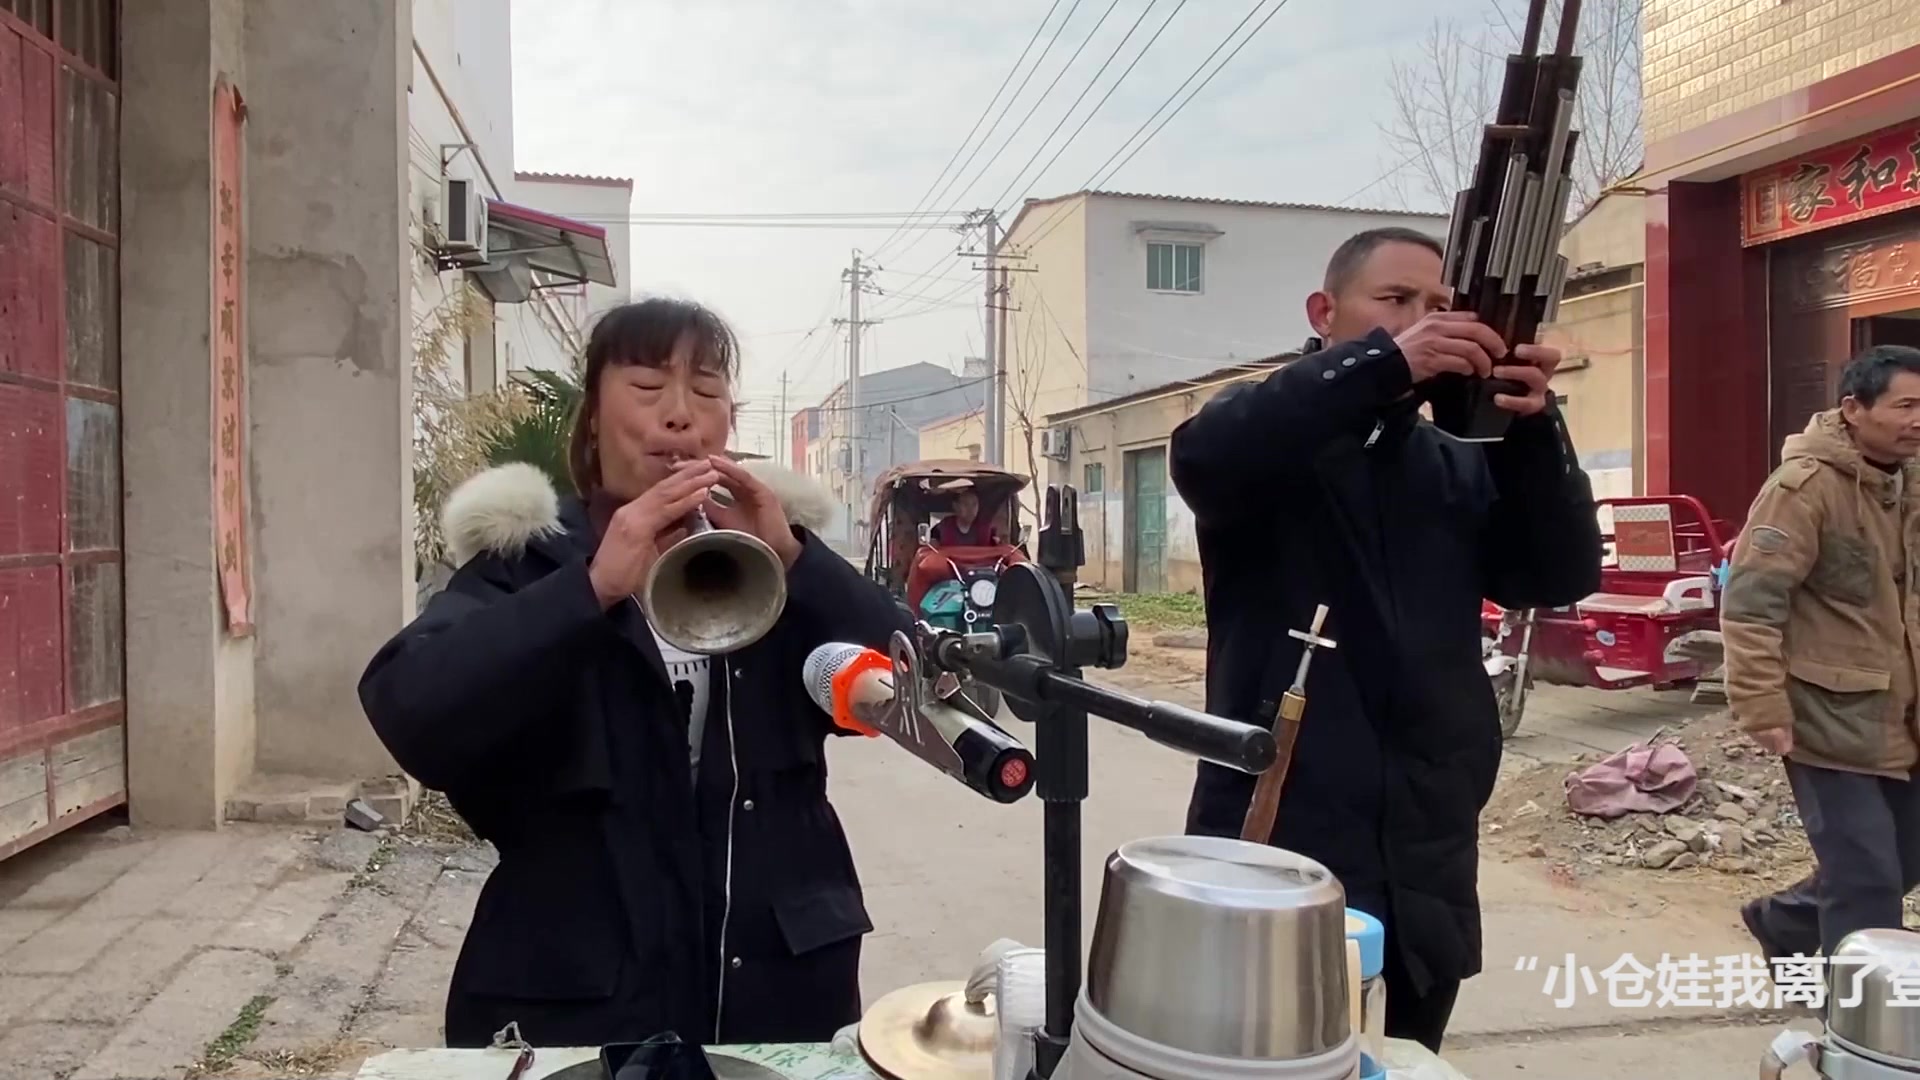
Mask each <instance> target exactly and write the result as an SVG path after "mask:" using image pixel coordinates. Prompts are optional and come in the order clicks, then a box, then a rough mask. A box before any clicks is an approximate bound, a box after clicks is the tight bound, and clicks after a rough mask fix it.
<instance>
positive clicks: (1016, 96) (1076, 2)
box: [875, 0, 1082, 270]
mask: <svg viewBox="0 0 1920 1080" xmlns="http://www.w3.org/2000/svg"><path fill="white" fill-rule="evenodd" d="M1081 3H1082V0H1073V6H1072V7H1070V8H1068V9H1067V13H1066V14H1065V15H1064V16H1062V17H1061V19H1060V25H1058V26H1056V27H1054V28H1053V35H1052V36H1051V37H1049V38H1047V44H1046V46H1045V47H1044V48H1042V49H1041V50H1040V55H1039V56H1038V57H1036V58H1035V59H1034V61H1033V66H1032V67H1030V68H1028V69H1027V74H1026V75H1025V76H1024V77H1023V78H1021V80H1020V85H1019V86H1018V87H1015V88H1014V91H1013V94H1012V96H1010V97H1008V98H1007V101H1006V104H1004V105H1002V106H1001V107H1000V114H999V115H998V116H995V117H994V118H993V123H992V124H990V125H989V126H988V127H987V133H986V134H985V135H982V136H981V137H980V143H979V145H977V146H975V147H974V148H973V152H972V153H970V154H968V155H967V160H965V161H963V162H961V163H960V168H959V169H958V170H957V171H956V172H955V173H954V174H953V176H952V177H951V178H950V179H949V180H948V181H947V182H946V184H945V185H944V186H943V187H941V189H940V191H939V193H937V194H936V195H934V196H933V199H932V201H931V202H929V203H928V205H930V206H937V205H939V204H940V202H941V200H943V199H945V198H946V196H947V192H948V191H951V190H952V189H953V185H954V182H955V181H957V180H959V179H960V174H961V173H964V172H966V171H967V167H968V166H970V165H972V164H973V159H974V158H976V157H979V156H980V151H981V150H983V149H985V148H986V145H987V141H988V140H989V139H992V138H993V133H994V132H996V131H998V130H1000V121H1002V120H1005V119H1006V118H1007V113H1009V112H1011V111H1013V103H1014V102H1016V101H1018V100H1020V95H1021V94H1023V93H1025V92H1026V90H1027V83H1029V82H1031V81H1032V80H1033V76H1034V73H1035V72H1037V71H1039V70H1040V65H1041V64H1044V63H1046V60H1047V54H1048V53H1050V52H1052V51H1053V47H1054V45H1055V44H1056V43H1058V42H1059V40H1060V34H1061V32H1062V31H1063V30H1065V29H1066V28H1067V24H1068V23H1070V22H1072V21H1073V13H1074V12H1076V11H1078V10H1080V4H1081ZM1055 6H1056V7H1057V6H1059V5H1058V0H1056V3H1055ZM1048 14H1049V15H1051V14H1052V11H1051V9H1049V11H1048ZM1040 25H1041V27H1042V29H1044V28H1045V27H1046V24H1045V23H1044V22H1043V23H1041V24H1040ZM1015 130H1016V131H1018V130H1019V129H1018V128H1015ZM998 156H999V155H998V153H997V152H996V154H995V155H994V157H995V158H997V157H998ZM993 161H994V158H989V159H988V161H987V166H988V167H991V166H992V165H993ZM969 186H971V185H969ZM963 194H964V193H963ZM954 201H956V202H958V201H959V199H958V197H956V198H955V200H954ZM875 254H876V255H878V252H875ZM935 265H938V264H937V263H936V264H935ZM928 269H929V270H931V269H932V268H931V267H929V268H928Z"/></svg>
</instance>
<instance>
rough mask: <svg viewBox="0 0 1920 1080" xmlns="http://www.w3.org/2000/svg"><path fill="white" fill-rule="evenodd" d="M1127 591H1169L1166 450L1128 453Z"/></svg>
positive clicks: (1164, 448)
mask: <svg viewBox="0 0 1920 1080" xmlns="http://www.w3.org/2000/svg"><path fill="white" fill-rule="evenodd" d="M1126 474H1127V475H1126V484H1127V513H1126V517H1127V573H1126V589H1127V591H1128V592H1135V593H1156V592H1162V591H1164V590H1165V588H1166V554H1167V449H1166V447H1164V446H1156V447H1153V448H1152V449H1150V450H1133V451H1129V452H1128V454H1127V458H1126Z"/></svg>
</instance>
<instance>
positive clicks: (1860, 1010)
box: [1827, 930, 1920, 1068]
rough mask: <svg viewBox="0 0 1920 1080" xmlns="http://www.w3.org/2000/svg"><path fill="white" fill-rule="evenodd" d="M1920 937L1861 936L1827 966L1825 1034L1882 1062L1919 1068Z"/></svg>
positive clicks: (1850, 938)
mask: <svg viewBox="0 0 1920 1080" xmlns="http://www.w3.org/2000/svg"><path fill="white" fill-rule="evenodd" d="M1916 990H1920V934H1915V933H1913V932H1912V931H1909V930H1860V931H1856V932H1855V933H1852V934H1848V935H1847V937H1846V939H1845V940H1844V941H1842V942H1840V947H1839V948H1838V949H1835V950H1834V953H1833V957H1832V958H1831V959H1830V960H1829V961H1828V964H1827V1029H1828V1030H1829V1031H1830V1032H1831V1033H1832V1034H1833V1035H1834V1036H1836V1037H1837V1038H1838V1039H1840V1040H1841V1041H1842V1042H1844V1043H1845V1044H1847V1045H1849V1046H1852V1047H1854V1048H1856V1049H1858V1050H1860V1051H1863V1052H1865V1053H1867V1054H1869V1055H1872V1056H1875V1057H1879V1058H1882V1059H1883V1060H1888V1061H1893V1062H1898V1063H1901V1064H1902V1065H1905V1066H1906V1067H1909V1068H1920V998H1916Z"/></svg>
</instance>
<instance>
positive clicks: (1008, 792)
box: [800, 641, 1034, 803]
mask: <svg viewBox="0 0 1920 1080" xmlns="http://www.w3.org/2000/svg"><path fill="white" fill-rule="evenodd" d="M800 678H801V681H802V682H804V683H805V684H806V688H807V696H809V697H811V698H812V699H813V702H814V704H816V705H818V706H820V708H821V710H822V711H824V712H825V713H826V714H827V715H829V716H831V717H833V722H834V724H835V726H837V727H839V728H840V729H841V730H843V731H850V732H854V733H856V734H860V735H865V736H866V737H868V738H874V737H877V736H879V735H885V736H886V737H887V738H889V739H892V740H893V741H894V742H896V743H898V744H899V745H901V746H903V747H905V748H906V749H907V751H908V752H910V753H912V754H913V756H914V757H917V758H919V759H920V760H922V761H924V762H926V763H927V764H929V765H932V766H933V767H934V768H936V769H939V770H940V771H941V772H943V773H946V774H947V775H948V776H951V777H953V778H954V779H955V780H958V781H960V782H961V783H963V784H965V785H967V786H968V787H970V788H972V789H973V790H974V791H977V792H979V793H980V794H982V795H985V796H986V797H987V798H989V799H992V800H994V801H995V802H1003V803H1010V802H1014V801H1016V800H1018V799H1021V798H1024V797H1025V796H1026V794H1027V792H1029V791H1031V790H1033V780H1034V776H1033V755H1032V754H1030V753H1028V752H1027V748H1026V747H1024V746H1022V745H1020V742H1019V740H1017V739H1015V738H1014V737H1013V736H1011V735H1009V734H1007V733H1006V732H1005V731H1003V730H1001V729H1000V728H999V727H998V726H997V725H995V724H993V723H991V722H989V721H985V720H981V719H979V718H977V717H974V716H971V715H969V714H968V713H965V712H963V711H961V710H960V709H957V708H955V707H953V706H952V705H948V704H947V703H946V702H944V701H938V700H929V701H928V702H926V703H925V704H924V705H922V706H921V707H920V708H919V709H917V710H916V709H909V708H907V707H906V706H905V705H904V704H903V703H902V702H901V701H900V700H899V698H898V696H897V695H896V694H895V693H894V688H893V661H891V660H889V659H887V657H886V656H885V655H884V654H882V653H880V652H879V651H877V650H875V649H869V648H866V647H864V646H860V645H852V644H848V643H846V642H843V641H830V642H828V643H826V644H825V645H822V646H820V647H819V648H817V649H814V650H813V652H811V653H809V654H808V655H807V662H806V664H805V665H803V666H802V668H801V670H800Z"/></svg>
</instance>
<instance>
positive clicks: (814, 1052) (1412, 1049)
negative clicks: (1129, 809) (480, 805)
mask: <svg viewBox="0 0 1920 1080" xmlns="http://www.w3.org/2000/svg"><path fill="white" fill-rule="evenodd" d="M516 1053H517V1051H513V1050H389V1051H387V1052H386V1053H384V1054H381V1055H380V1056H378V1057H374V1058H369V1059H367V1062H366V1064H364V1065H362V1066H360V1072H359V1073H358V1074H357V1075H356V1077H355V1080H506V1075H507V1070H509V1069H511V1068H512V1067H513V1059H514V1056H515V1054H516ZM707 1053H709V1054H712V1055H717V1056H722V1057H732V1058H740V1059H743V1060H746V1061H753V1062H757V1063H758V1064H761V1065H765V1066H766V1067H768V1068H770V1069H773V1070H775V1071H777V1072H779V1073H780V1074H781V1075H782V1076H785V1077H788V1080H878V1078H877V1077H876V1076H875V1074H874V1073H873V1071H872V1070H870V1069H868V1068H867V1067H866V1065H865V1064H864V1063H863V1062H861V1060H860V1058H859V1057H858V1055H853V1054H848V1053H846V1052H845V1051H839V1052H836V1051H835V1050H834V1049H833V1048H832V1047H830V1046H828V1045H827V1044H825V1043H795V1044H789V1045H762V1046H721V1047H712V1048H709V1049H708V1050H707ZM599 1056H600V1051H599V1049H598V1048H597V1047H564V1048H554V1049H544V1050H536V1051H535V1052H534V1061H533V1067H532V1068H531V1069H529V1070H527V1072H526V1074H525V1075H524V1076H523V1077H522V1080H543V1078H544V1077H548V1076H551V1075H553V1074H554V1073H557V1072H559V1071H560V1070H561V1069H564V1068H567V1067H568V1066H571V1065H578V1064H579V1063H581V1062H583V1061H593V1060H596V1059H597V1058H598V1057H599ZM1387 1069H1388V1071H1387V1076H1388V1078H1389V1080H1467V1077H1466V1076H1465V1075H1464V1074H1462V1073H1461V1072H1460V1071H1459V1070H1457V1069H1455V1068H1454V1067H1453V1066H1451V1065H1448V1064H1447V1063H1446V1062H1444V1061H1441V1060H1440V1058H1438V1057H1437V1056H1435V1055H1434V1054H1433V1052H1432V1051H1430V1050H1428V1049H1427V1048H1426V1047H1424V1046H1421V1045H1420V1044H1419V1043H1415V1042H1407V1041H1405V1040H1402V1039H1389V1040H1387Z"/></svg>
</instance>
